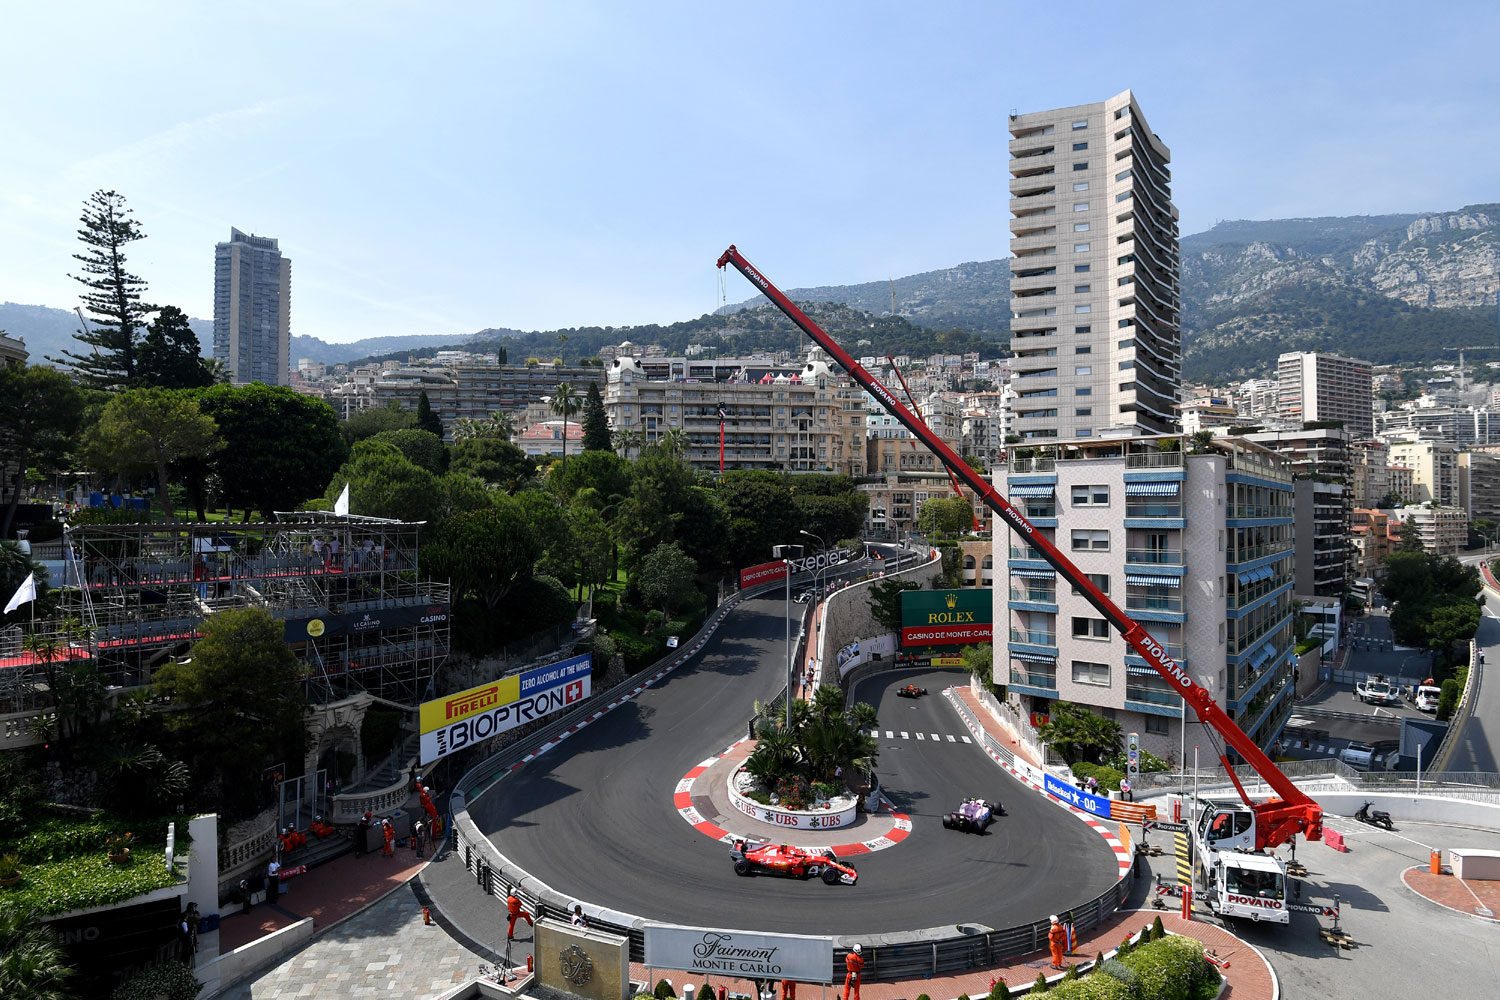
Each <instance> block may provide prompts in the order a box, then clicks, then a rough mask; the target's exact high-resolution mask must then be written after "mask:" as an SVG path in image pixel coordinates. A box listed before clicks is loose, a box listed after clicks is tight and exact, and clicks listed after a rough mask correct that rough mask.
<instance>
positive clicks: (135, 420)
mask: <svg viewBox="0 0 1500 1000" xmlns="http://www.w3.org/2000/svg"><path fill="white" fill-rule="evenodd" d="M219 446H220V441H219V437H218V425H217V424H216V423H214V419H213V417H210V416H208V415H206V414H205V413H203V412H202V411H201V410H200V409H199V408H198V402H197V400H196V399H194V398H193V397H192V396H191V395H190V394H188V393H186V392H182V391H177V390H171V389H131V390H129V391H127V392H123V393H121V394H120V395H118V396H116V397H114V398H113V399H111V400H110V401H109V403H108V404H107V405H106V406H105V407H104V412H103V413H101V414H100V415H99V423H98V424H97V425H95V427H94V435H93V440H92V442H91V445H90V448H91V451H92V452H93V454H94V456H95V461H96V462H97V463H98V464H99V465H101V466H103V467H104V468H107V469H111V470H113V471H117V472H128V471H131V470H135V469H153V470H155V472H156V483H157V490H158V491H159V493H160V499H161V505H162V510H163V511H164V512H165V513H166V516H167V519H168V520H172V519H173V518H174V517H176V511H175V510H174V509H173V507H172V496H171V493H170V491H169V490H168V483H167V466H169V465H171V464H173V463H175V462H180V461H183V460H186V459H194V458H205V457H207V456H208V455H210V454H212V453H213V452H214V451H215V450H217V449H218V448H219Z"/></svg>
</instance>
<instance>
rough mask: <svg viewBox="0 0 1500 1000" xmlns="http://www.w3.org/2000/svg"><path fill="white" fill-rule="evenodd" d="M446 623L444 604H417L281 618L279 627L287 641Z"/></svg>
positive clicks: (446, 608)
mask: <svg viewBox="0 0 1500 1000" xmlns="http://www.w3.org/2000/svg"><path fill="white" fill-rule="evenodd" d="M447 622H448V605H446V604H417V605H411V606H403V607H396V608H380V609H378V610H375V611H351V612H349V613H347V614H341V615H319V616H317V617H313V618H287V619H284V620H283V622H282V626H283V628H284V629H285V631H286V641H287V642H306V641H307V640H308V639H317V638H319V637H321V636H325V635H328V636H334V635H344V634H345V633H348V634H350V635H355V634H358V633H360V632H379V631H382V630H383V629H388V628H407V627H409V626H412V625H446V624H447Z"/></svg>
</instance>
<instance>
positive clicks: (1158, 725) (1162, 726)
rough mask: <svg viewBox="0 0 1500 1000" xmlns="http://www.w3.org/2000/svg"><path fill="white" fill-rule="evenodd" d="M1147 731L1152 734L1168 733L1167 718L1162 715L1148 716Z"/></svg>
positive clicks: (1163, 734)
mask: <svg viewBox="0 0 1500 1000" xmlns="http://www.w3.org/2000/svg"><path fill="white" fill-rule="evenodd" d="M1146 732H1147V733H1148V734H1149V735H1151V736H1165V735H1167V720H1166V719H1165V718H1164V717H1162V716H1160V715H1148V716H1146Z"/></svg>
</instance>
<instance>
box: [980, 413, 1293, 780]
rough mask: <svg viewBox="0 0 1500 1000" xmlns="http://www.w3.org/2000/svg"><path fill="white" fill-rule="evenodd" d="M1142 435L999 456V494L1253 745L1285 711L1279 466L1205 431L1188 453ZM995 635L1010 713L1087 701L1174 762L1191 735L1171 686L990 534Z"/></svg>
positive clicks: (1286, 644) (1013, 546) (1288, 672)
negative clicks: (1063, 450) (998, 569)
mask: <svg viewBox="0 0 1500 1000" xmlns="http://www.w3.org/2000/svg"><path fill="white" fill-rule="evenodd" d="M1158 440H1160V439H1157V438H1136V439H1129V440H1123V441H1099V442H1096V443H1093V444H1090V445H1084V446H1081V447H1079V448H1077V449H1075V450H1072V451H1071V452H1070V453H1069V454H1067V455H1066V456H1065V457H1063V458H1047V457H1027V458H1022V459H1015V460H1013V461H1012V462H1011V464H1010V467H1009V468H1008V470H1007V476H1006V484H1007V486H1006V492H1007V493H1008V494H1009V495H1010V497H1011V499H1012V502H1013V503H1016V504H1018V505H1020V506H1021V507H1022V511H1023V513H1025V514H1026V516H1027V517H1028V518H1029V519H1030V520H1031V523H1032V524H1033V525H1035V526H1036V527H1037V529H1038V530H1039V531H1040V533H1041V534H1042V535H1044V536H1045V537H1047V538H1048V539H1049V540H1050V541H1053V542H1054V544H1056V545H1058V546H1059V547H1060V548H1061V549H1062V550H1063V551H1064V553H1065V554H1067V555H1068V556H1069V557H1070V558H1071V559H1072V560H1073V561H1074V562H1075V564H1076V565H1077V566H1078V567H1079V569H1080V570H1081V571H1083V572H1085V573H1087V574H1089V576H1090V578H1091V580H1092V581H1093V582H1094V583H1095V585H1096V586H1098V587H1099V588H1100V589H1101V590H1103V591H1105V593H1107V594H1108V595H1109V596H1110V598H1111V599H1112V600H1113V601H1114V602H1115V603H1116V604H1118V605H1119V606H1120V607H1121V608H1122V609H1123V610H1124V611H1125V613H1126V614H1128V615H1130V616H1131V617H1133V618H1134V619H1135V620H1136V621H1138V622H1139V623H1141V624H1142V625H1143V626H1144V627H1145V628H1146V630H1147V631H1148V632H1149V633H1150V634H1151V636H1152V637H1153V638H1154V639H1155V640H1156V641H1157V642H1159V643H1161V644H1162V646H1163V647H1164V648H1165V649H1166V650H1167V652H1168V653H1169V654H1170V655H1171V656H1172V658H1173V659H1175V660H1176V661H1177V662H1178V663H1179V664H1181V665H1182V666H1183V667H1185V668H1186V670H1187V672H1188V673H1189V675H1190V676H1192V678H1193V679H1194V681H1195V682H1196V683H1198V684H1200V685H1201V686H1202V687H1203V688H1204V689H1205V690H1206V691H1208V693H1209V694H1210V695H1212V696H1213V698H1214V699H1215V700H1216V701H1217V702H1218V703H1219V704H1220V705H1221V706H1222V707H1223V708H1224V709H1225V710H1226V711H1227V712H1228V713H1229V714H1230V715H1231V716H1232V717H1233V718H1234V719H1235V720H1236V721H1237V723H1238V724H1239V725H1240V727H1241V728H1242V729H1244V730H1245V731H1246V732H1247V733H1248V734H1249V735H1250V736H1251V738H1252V739H1254V740H1255V741H1256V743H1258V744H1260V745H1261V746H1262V747H1267V746H1269V745H1270V744H1271V742H1272V741H1274V740H1275V739H1276V737H1277V735H1278V734H1279V733H1280V731H1281V728H1282V726H1283V725H1284V724H1285V722H1286V719H1287V717H1288V715H1289V714H1290V711H1291V697H1290V693H1291V691H1292V687H1293V685H1292V679H1293V678H1292V659H1291V656H1290V654H1291V651H1292V646H1293V636H1292V623H1291V619H1292V603H1291V602H1292V583H1293V580H1292V574H1293V567H1292V560H1293V551H1292V549H1293V538H1292V532H1293V529H1292V514H1291V506H1292V489H1293V487H1292V477H1291V474H1290V471H1289V470H1288V469H1287V463H1286V461H1285V459H1283V458H1282V457H1280V456H1278V455H1276V454H1274V453H1271V452H1269V451H1267V450H1265V449H1263V448H1260V447H1258V446H1256V445H1254V444H1251V443H1249V442H1246V441H1242V440H1239V439H1234V438H1218V439H1215V440H1214V441H1213V442H1211V443H1210V444H1209V445H1207V446H1206V448H1205V449H1204V450H1203V451H1201V452H1199V453H1195V454H1188V453H1185V452H1184V451H1183V450H1181V443H1182V442H1181V441H1180V439H1179V440H1178V441H1177V442H1176V446H1175V447H1169V448H1168V449H1167V450H1163V449H1162V448H1161V446H1160V445H1159V444H1158ZM1002 560H1003V561H1004V562H1005V564H1006V568H1007V572H1008V575H1009V577H1010V583H1009V588H1008V590H1005V589H1002V588H997V589H996V598H995V601H996V608H995V619H996V626H997V635H998V634H1001V633H999V628H1000V623H1002V622H1008V624H1009V628H1008V636H1009V640H1008V643H1007V645H1006V649H1005V651H1004V653H1003V654H1001V653H999V652H998V651H997V655H996V657H995V664H996V667H995V669H996V677H995V680H996V683H1001V684H1004V683H1008V684H1009V696H1010V697H1011V699H1012V700H1013V701H1014V702H1016V703H1017V706H1016V707H1017V708H1018V710H1019V711H1021V712H1023V713H1027V714H1030V713H1035V712H1043V713H1045V712H1047V711H1048V710H1049V708H1050V705H1051V703H1052V702H1053V701H1056V700H1064V701H1069V702H1075V703H1078V704H1082V705H1086V706H1089V707H1090V708H1091V709H1092V710H1093V711H1095V712H1099V713H1102V714H1104V715H1106V716H1108V717H1110V718H1113V719H1115V720H1116V721H1117V722H1119V723H1120V725H1121V726H1122V727H1123V728H1124V729H1125V730H1126V731H1131V732H1138V733H1140V734H1141V738H1142V745H1143V746H1144V747H1145V748H1146V749H1148V750H1150V751H1151V752H1152V753H1156V754H1158V755H1160V756H1163V757H1170V758H1171V759H1173V760H1178V759H1179V753H1180V749H1179V748H1180V747H1181V746H1182V745H1183V741H1184V733H1183V726H1184V724H1185V725H1186V726H1187V728H1188V732H1187V746H1189V747H1191V746H1193V745H1194V744H1195V743H1196V742H1200V741H1201V739H1202V736H1203V734H1202V733H1201V731H1200V728H1199V724H1198V723H1197V722H1196V718H1195V717H1194V716H1193V715H1192V714H1191V712H1188V713H1187V715H1186V721H1185V722H1184V709H1183V704H1182V699H1181V698H1179V697H1178V696H1177V694H1175V693H1174V692H1173V690H1172V688H1171V686H1170V684H1169V683H1168V682H1167V681H1166V680H1165V679H1163V678H1162V677H1161V676H1160V675H1159V674H1157V673H1156V671H1155V670H1154V669H1153V668H1151V667H1150V666H1149V665H1147V663H1146V661H1145V660H1144V659H1142V658H1141V657H1139V656H1137V655H1136V653H1135V652H1134V650H1133V649H1132V648H1131V647H1129V646H1127V645H1126V644H1125V643H1124V642H1122V641H1121V638H1120V636H1119V635H1117V634H1116V633H1115V632H1114V631H1113V629H1112V628H1111V627H1110V626H1109V624H1108V622H1107V621H1106V619H1104V618H1103V617H1101V616H1100V615H1099V613H1098V612H1097V611H1096V610H1095V609H1094V608H1093V606H1092V605H1091V604H1089V603H1088V602H1087V600H1086V599H1085V598H1084V597H1083V596H1082V594H1081V593H1079V592H1077V591H1075V590H1074V589H1073V587H1072V586H1071V585H1070V584H1068V583H1067V582H1066V581H1065V580H1061V579H1059V578H1058V574H1056V573H1055V572H1054V571H1053V570H1052V568H1051V566H1050V565H1049V564H1048V563H1046V562H1045V561H1043V560H1042V559H1041V558H1040V557H1039V554H1038V553H1037V552H1036V551H1035V550H1034V549H1033V548H1032V547H1031V546H1028V545H1024V544H1021V543H1020V540H1019V539H1017V538H1015V537H1014V536H1011V537H1001V538H997V539H996V540H995V561H996V563H997V564H998V563H1000V562H1001V561H1002Z"/></svg>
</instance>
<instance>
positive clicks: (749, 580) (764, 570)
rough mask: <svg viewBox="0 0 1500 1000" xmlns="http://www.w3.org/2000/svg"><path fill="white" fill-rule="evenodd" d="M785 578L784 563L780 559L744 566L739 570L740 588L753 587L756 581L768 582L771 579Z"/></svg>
mask: <svg viewBox="0 0 1500 1000" xmlns="http://www.w3.org/2000/svg"><path fill="white" fill-rule="evenodd" d="M785 579H786V563H784V562H782V561H781V560H780V559H778V560H776V561H775V562H768V563H761V564H760V565H758V566H746V567H745V568H744V569H742V570H740V589H741V590H743V589H745V588H746V587H753V586H755V585H756V584H758V583H770V582H771V581H772V580H785Z"/></svg>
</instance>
